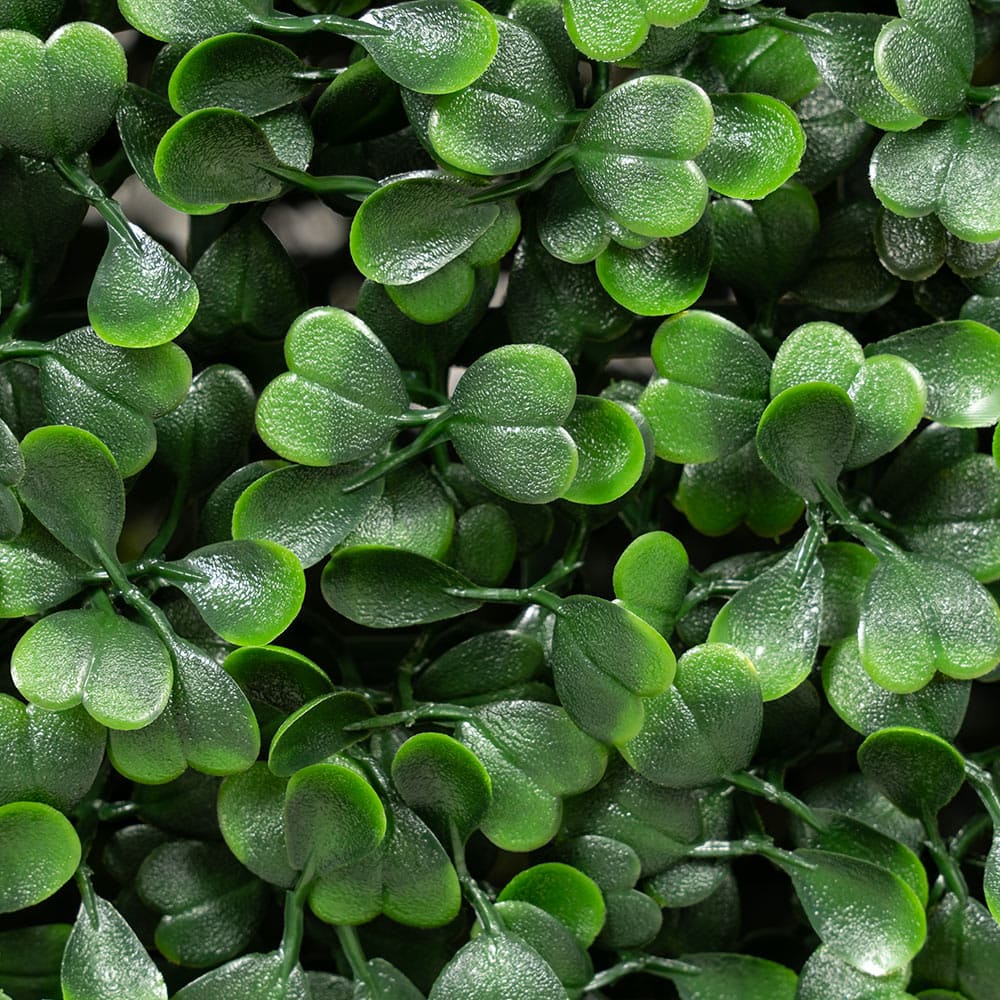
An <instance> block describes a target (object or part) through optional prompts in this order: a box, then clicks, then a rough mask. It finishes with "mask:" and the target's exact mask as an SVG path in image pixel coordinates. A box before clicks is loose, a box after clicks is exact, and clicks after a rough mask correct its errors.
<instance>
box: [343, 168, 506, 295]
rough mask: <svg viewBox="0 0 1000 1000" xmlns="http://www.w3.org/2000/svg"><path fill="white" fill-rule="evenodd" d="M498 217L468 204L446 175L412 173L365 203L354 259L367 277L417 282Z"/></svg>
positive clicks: (486, 207)
mask: <svg viewBox="0 0 1000 1000" xmlns="http://www.w3.org/2000/svg"><path fill="white" fill-rule="evenodd" d="M499 213H500V209H499V208H498V207H497V206H496V205H491V204H470V203H469V200H468V191H467V189H466V188H465V187H464V186H463V185H462V184H460V183H458V182H457V181H456V180H455V179H454V178H451V177H449V176H447V175H445V174H434V173H422V174H421V173H417V174H409V175H406V176H403V177H400V178H396V179H394V180H390V181H388V182H387V183H386V184H383V185H382V186H381V187H380V188H379V189H378V190H377V191H375V192H374V193H373V194H370V195H369V196H368V197H367V198H366V199H365V200H364V202H363V203H362V205H361V208H360V209H358V213H357V215H355V216H354V222H353V223H352V224H351V257H352V258H353V259H354V263H355V265H356V266H357V268H358V270H359V271H360V272H361V273H362V274H363V275H364V276H365V277H366V278H371V279H372V280H373V281H378V282H380V283H381V284H385V285H409V284H413V283H414V282H416V281H420V280H421V279H423V278H426V277H428V276H430V275H432V274H434V273H435V272H436V271H439V270H440V269H441V268H442V267H444V266H445V264H447V263H448V262H449V261H452V260H454V259H455V258H456V257H458V256H459V255H460V254H462V253H464V252H465V251H466V250H468V249H469V248H470V247H471V246H472V245H473V243H475V242H476V240H478V239H479V237H480V236H482V235H483V233H485V232H486V230H487V229H489V228H490V226H491V225H493V223H494V222H495V221H496V219H497V217H498V215H499Z"/></svg>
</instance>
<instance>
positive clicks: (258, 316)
mask: <svg viewBox="0 0 1000 1000" xmlns="http://www.w3.org/2000/svg"><path fill="white" fill-rule="evenodd" d="M191 276H192V277H193V278H194V280H195V284H197V286H198V293H199V296H200V304H199V306H198V313H197V315H196V316H195V318H194V320H192V323H191V332H192V333H195V334H197V335H198V337H199V339H201V340H205V341H210V342H213V343H219V342H224V340H225V338H226V337H228V336H232V335H234V334H245V335H247V336H250V337H254V338H256V339H260V340H277V339H279V338H280V337H283V336H284V335H285V333H286V331H287V330H288V328H289V326H290V325H291V323H292V321H293V320H294V319H295V317H296V316H298V315H299V314H300V313H302V312H304V311H305V309H306V294H305V288H304V286H303V281H302V276H301V275H300V274H299V270H298V268H297V267H296V266H295V264H294V263H293V261H292V259H291V258H290V257H289V256H288V253H287V252H286V251H285V248H284V247H283V246H282V244H281V242H280V241H279V240H278V238H277V237H276V236H275V235H274V233H272V232H271V230H270V229H269V228H268V226H267V225H266V224H265V223H264V222H263V220H261V219H260V218H259V217H258V216H257V214H256V213H254V212H250V213H248V214H247V215H246V216H245V217H244V218H242V219H240V220H239V221H238V222H236V223H234V224H233V225H232V226H230V227H229V228H228V229H227V230H226V231H225V232H224V233H223V234H222V235H221V236H220V237H219V238H218V239H217V240H215V241H214V242H213V243H212V245H211V246H210V247H209V248H208V249H207V250H206V251H205V252H204V253H203V254H202V255H201V256H200V257H199V258H198V262H197V263H196V264H195V266H194V268H193V270H192V272H191Z"/></svg>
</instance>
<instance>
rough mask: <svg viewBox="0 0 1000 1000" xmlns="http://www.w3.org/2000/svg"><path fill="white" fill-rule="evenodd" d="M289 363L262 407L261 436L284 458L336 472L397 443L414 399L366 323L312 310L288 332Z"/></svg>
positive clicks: (261, 402)
mask: <svg viewBox="0 0 1000 1000" xmlns="http://www.w3.org/2000/svg"><path fill="white" fill-rule="evenodd" d="M285 361H286V363H287V364H288V368H289V371H288V372H286V373H285V374H282V375H279V376H278V377H277V378H276V379H275V380H274V381H273V382H271V383H270V384H269V385H267V386H266V387H265V389H264V391H263V392H262V393H261V396H260V399H259V401H258V403H257V430H258V431H259V433H260V435H261V437H262V438H263V439H264V441H265V443H266V444H268V445H269V446H270V447H271V448H273V449H274V450H275V451H276V452H277V453H278V454H279V455H281V456H282V457H283V458H288V459H291V460H292V461H297V462H301V463H302V464H303V465H337V464H340V463H342V462H350V461H353V460H355V459H359V458H366V457H368V456H369V455H370V454H371V453H372V451H374V450H375V449H377V448H378V447H380V446H381V445H383V444H385V443H386V442H388V441H389V440H391V438H392V437H393V435H394V434H395V432H396V429H397V419H398V417H399V416H401V415H402V413H403V412H404V410H405V409H406V407H407V406H408V404H409V397H408V396H407V394H406V389H405V387H404V385H403V380H402V376H401V375H400V373H399V369H398V368H397V367H396V363H395V362H394V361H393V360H392V357H391V355H390V354H389V352H388V351H387V350H386V349H385V347H383V346H382V343H381V341H379V340H378V339H377V338H376V337H375V335H374V334H373V333H372V332H371V331H370V330H369V329H368V327H367V326H365V324H364V323H362V322H361V320H359V319H356V318H355V317H354V316H352V315H350V314H349V313H347V312H345V311H344V310H342V309H334V308H330V307H320V308H317V309H310V310H309V311H308V312H305V313H303V314H302V315H301V316H299V318H298V319H297V320H296V321H295V322H294V323H293V324H292V326H291V329H290V330H289V331H288V336H287V337H286V338H285ZM359 372H364V376H363V377H359Z"/></svg>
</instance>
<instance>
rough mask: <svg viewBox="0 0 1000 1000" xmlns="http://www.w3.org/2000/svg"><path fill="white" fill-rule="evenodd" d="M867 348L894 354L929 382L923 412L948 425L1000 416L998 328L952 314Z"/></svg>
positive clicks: (980, 423)
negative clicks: (944, 320)
mask: <svg viewBox="0 0 1000 1000" xmlns="http://www.w3.org/2000/svg"><path fill="white" fill-rule="evenodd" d="M869 353H872V354H883V353H891V354H897V355H899V357H901V358H905V359H906V360H907V361H909V362H910V363H911V364H912V365H913V366H914V368H916V369H917V371H919V372H920V374H921V375H922V376H923V379H924V382H925V383H926V385H927V414H926V415H927V416H928V417H930V418H931V419H932V420H936V421H938V422H939V423H942V424H947V425H948V426H949V427H984V426H988V425H990V424H993V423H995V422H996V420H997V418H998V416H1000V389H998V388H997V386H998V384H1000V333H997V332H996V330H993V329H992V328H990V327H988V326H984V325H983V324H982V323H977V322H975V321H974V320H967V319H966V320H955V321H953V322H948V323H935V324H933V325H932V326H921V327H917V328H916V329H915V330H907V331H906V332H905V333H897V334H895V335H894V336H892V337H887V338H886V339H885V340H880V341H878V343H877V344H876V345H873V346H872V347H871V348H870V350H869Z"/></svg>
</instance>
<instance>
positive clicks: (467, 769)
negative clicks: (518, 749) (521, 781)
mask: <svg viewBox="0 0 1000 1000" xmlns="http://www.w3.org/2000/svg"><path fill="white" fill-rule="evenodd" d="M392 780H393V782H394V784H395V785H396V789H397V790H398V791H399V793H400V795H402V796H403V799H404V800H405V801H406V804H407V805H408V806H410V808H411V809H414V810H416V811H417V812H418V813H421V814H422V815H425V816H426V817H427V819H428V821H429V822H430V824H431V826H432V827H433V829H434V830H435V831H437V832H438V835H439V837H441V839H442V841H443V842H445V843H447V842H448V841H449V840H450V836H449V835H448V834H449V832H450V831H452V830H453V831H454V833H455V835H456V836H458V837H459V838H460V839H461V840H467V839H468V838H469V836H471V834H472V833H473V832H474V831H475V830H476V828H477V827H478V826H479V824H480V822H481V821H482V819H483V817H484V816H485V815H486V812H487V810H488V809H489V807H490V801H491V798H492V789H491V785H490V776H489V774H488V773H487V771H486V769H485V768H484V767H483V765H482V764H481V763H480V762H479V759H478V758H477V757H476V755H475V754H474V753H472V751H471V750H468V749H466V747H464V746H463V745H462V744H461V743H459V742H458V741H457V740H454V739H452V738H451V737H450V736H445V735H444V734H443V733H419V734H417V735H416V736H411V737H410V738H409V739H408V740H407V741H406V742H405V743H404V744H403V745H402V746H401V747H400V748H399V750H397V751H396V756H395V757H393V760H392Z"/></svg>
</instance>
